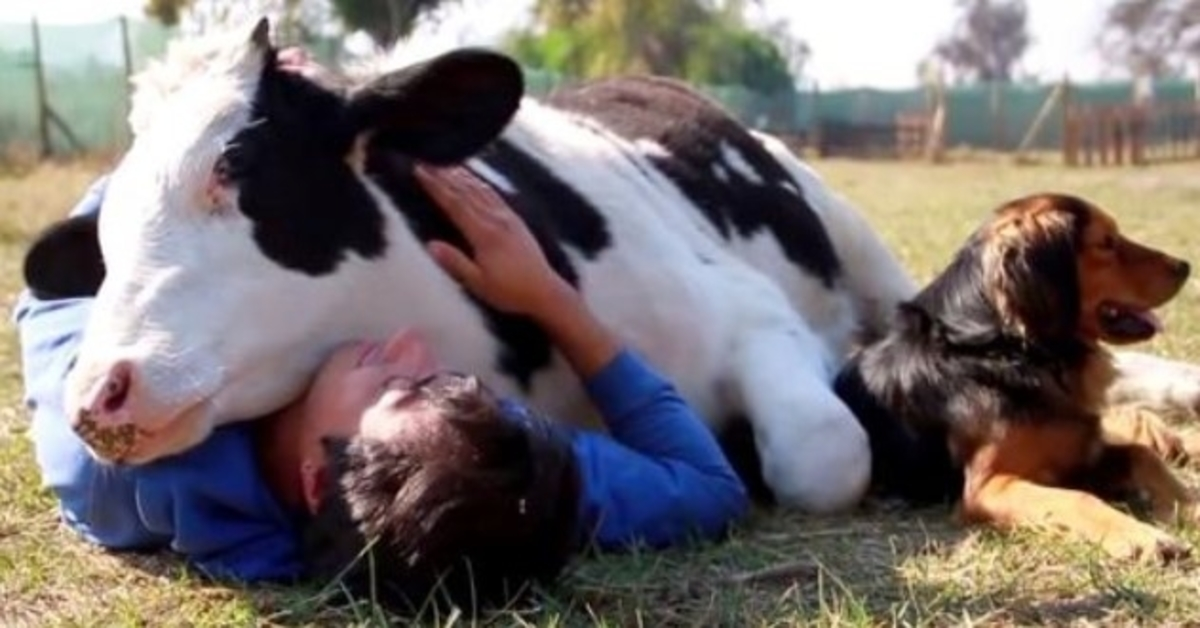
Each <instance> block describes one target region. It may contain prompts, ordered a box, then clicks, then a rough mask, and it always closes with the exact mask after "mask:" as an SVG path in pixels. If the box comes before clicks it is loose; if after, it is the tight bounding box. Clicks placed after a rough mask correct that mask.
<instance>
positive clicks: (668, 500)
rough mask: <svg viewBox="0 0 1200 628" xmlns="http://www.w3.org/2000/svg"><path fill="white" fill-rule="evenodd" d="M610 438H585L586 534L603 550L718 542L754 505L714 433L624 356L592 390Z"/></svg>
mask: <svg viewBox="0 0 1200 628" xmlns="http://www.w3.org/2000/svg"><path fill="white" fill-rule="evenodd" d="M586 388H587V391H588V393H589V394H590V395H591V397H592V400H593V402H594V403H595V404H596V406H597V408H598V409H599V411H600V414H601V415H602V416H603V418H604V420H605V422H606V424H607V425H608V428H609V431H610V433H611V436H612V437H611V438H609V437H608V436H605V435H602V434H596V433H589V432H583V431H579V432H576V433H575V436H574V447H575V453H576V457H577V460H578V461H579V466H580V474H581V479H582V485H583V499H582V503H581V510H582V513H581V514H582V518H583V523H584V525H585V526H586V530H585V532H587V533H590V534H591V540H592V541H593V542H594V543H596V544H597V545H598V546H599V547H601V548H602V549H610V548H622V547H628V546H635V545H639V544H641V545H646V546H650V547H665V546H669V545H675V544H679V543H682V542H684V541H687V540H689V538H692V537H697V536H698V537H703V538H715V537H717V536H719V535H721V534H723V533H724V532H725V531H726V530H727V528H728V527H729V525H730V524H731V523H733V522H734V521H736V520H737V519H740V518H741V517H742V516H744V514H745V513H746V510H747V508H748V506H749V502H748V498H747V496H746V489H745V486H744V485H743V484H742V482H741V480H740V479H739V478H738V476H737V474H736V473H735V472H734V470H733V468H732V467H731V466H730V464H729V462H728V461H727V460H726V458H725V455H724V454H723V453H722V451H721V449H720V447H719V446H718V444H717V442H716V439H715V438H714V437H713V435H712V432H711V431H710V430H709V428H708V427H707V426H706V425H705V424H704V422H703V421H701V419H700V418H699V417H698V416H697V415H696V414H695V412H694V411H693V410H692V408H691V406H689V405H688V404H687V403H686V402H685V401H684V400H683V399H682V398H681V397H680V396H679V393H678V392H677V391H676V389H675V387H674V386H673V385H671V384H670V383H669V382H668V381H666V380H665V379H664V378H663V377H661V376H660V375H659V374H658V373H656V372H655V371H654V370H653V369H651V368H650V367H649V365H647V364H646V363H645V362H644V361H643V360H642V359H641V358H639V357H638V356H637V355H635V354H634V353H633V352H631V351H629V350H625V351H623V352H621V353H620V354H618V355H617V357H616V358H615V359H614V360H613V361H612V362H611V363H609V364H608V365H607V366H606V367H605V368H604V369H602V370H601V371H600V372H599V373H598V374H596V375H595V376H594V377H592V378H591V379H590V380H588V381H587V382H586Z"/></svg>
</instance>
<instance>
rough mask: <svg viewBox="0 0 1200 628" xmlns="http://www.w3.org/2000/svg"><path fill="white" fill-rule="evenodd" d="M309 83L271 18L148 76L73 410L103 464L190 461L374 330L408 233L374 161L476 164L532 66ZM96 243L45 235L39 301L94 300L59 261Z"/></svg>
mask: <svg viewBox="0 0 1200 628" xmlns="http://www.w3.org/2000/svg"><path fill="white" fill-rule="evenodd" d="M302 74H303V73H300V72H296V71H291V70H289V69H288V68H284V67H281V66H280V64H279V63H278V60H277V51H276V50H275V49H274V47H273V46H272V45H271V42H270V38H269V28H268V25H267V22H266V21H265V20H263V21H261V22H259V23H258V24H257V25H256V26H255V27H254V28H253V29H246V30H244V31H242V32H241V33H240V34H238V35H237V36H236V37H232V38H230V37H229V36H222V37H219V38H215V39H208V40H202V41H200V42H186V43H179V44H177V45H175V46H173V47H172V50H171V51H170V52H169V53H168V55H167V58H166V59H165V60H164V61H163V62H161V63H159V64H158V65H156V66H154V67H151V68H150V69H149V70H147V71H146V72H145V73H143V75H142V76H141V77H139V79H138V81H137V89H136V92H135V97H134V106H133V110H132V112H131V114H130V123H131V125H132V127H133V130H134V142H133V145H132V147H131V148H130V150H129V152H128V153H127V154H126V156H125V157H124V159H123V160H122V161H121V163H120V165H119V166H118V168H117V169H116V170H115V171H114V172H113V173H112V175H111V178H110V180H109V183H108V187H107V191H106V194H105V199H104V203H103V206H102V211H101V215H100V220H99V226H98V238H99V243H100V247H99V248H100V250H101V251H102V253H103V258H104V265H103V268H104V269H105V271H106V275H99V274H98V273H96V272H95V269H97V268H101V266H100V260H95V259H93V260H92V263H93V264H94V267H93V268H92V269H91V272H92V275H91V276H93V277H97V276H104V280H103V283H102V285H101V286H100V287H99V292H98V294H97V299H96V301H95V304H94V309H93V311H92V315H91V319H90V322H89V325H88V329H87V331H86V334H85V340H84V342H83V345H82V347H81V351H80V354H79V356H78V360H77V363H76V365H75V368H74V370H73V371H72V374H71V376H70V379H69V381H68V385H67V393H66V400H65V401H66V408H67V411H68V413H69V414H70V417H71V420H72V421H73V422H74V426H75V428H76V431H77V432H79V433H80V434H81V435H82V436H83V437H84V439H85V440H86V441H87V442H88V444H89V445H90V447H91V448H92V450H93V452H94V453H95V454H96V455H97V456H98V457H99V458H101V459H105V460H113V461H123V462H128V463H140V462H146V461H149V460H153V459H156V458H159V457H162V456H165V455H167V454H171V453H175V452H179V451H182V450H184V449H187V448H189V447H191V446H193V445H195V444H197V443H199V442H200V441H202V440H203V439H204V438H205V437H206V436H207V435H208V434H209V432H210V431H211V429H212V428H213V427H214V426H215V425H217V424H219V423H221V422H226V421H230V420H235V419H244V418H248V417H254V416H258V415H261V414H264V413H266V412H269V411H272V410H274V409H276V408H278V407H280V406H282V405H283V404H284V403H286V402H287V401H288V400H289V399H291V398H292V397H294V396H295V395H297V394H298V393H299V392H300V390H301V389H302V388H303V386H304V385H305V384H306V382H307V380H308V378H309V376H310V375H311V373H312V372H313V371H314V370H315V368H316V367H317V366H318V364H319V361H320V359H321V358H322V357H323V355H324V353H325V351H326V350H328V349H329V348H330V347H331V346H333V345H335V344H337V343H339V342H342V341H344V340H348V339H349V337H350V336H351V335H353V334H357V333H362V329H361V327H362V323H361V318H360V319H358V320H359V322H358V323H355V322H353V321H354V320H355V317H356V316H361V314H362V310H365V309H369V308H372V307H375V306H376V304H373V303H364V302H362V301H361V299H359V300H357V301H356V300H355V297H352V296H351V294H352V290H351V288H352V287H353V286H355V285H357V286H359V287H361V285H362V282H363V281H366V280H368V279H369V277H370V274H371V272H373V271H372V268H373V267H376V266H378V260H380V259H383V258H385V257H388V256H391V255H394V254H395V251H393V250H391V249H392V248H394V247H395V246H397V244H396V242H395V240H396V239H397V237H396V236H397V231H396V226H395V225H397V224H398V223H399V220H398V218H396V217H388V216H387V215H386V214H385V212H386V210H385V209H384V208H383V207H382V206H381V202H380V201H381V197H380V196H379V195H378V193H377V192H375V191H372V189H371V188H370V187H369V186H365V185H364V184H363V180H362V178H361V176H360V173H361V169H362V167H363V161H364V158H365V157H364V156H365V155H366V154H368V153H372V154H373V153H374V152H377V151H387V152H388V153H390V154H395V155H402V156H403V157H404V158H406V159H411V160H418V161H424V162H429V163H434V164H446V163H452V162H457V161H461V160H463V159H466V158H467V157H469V156H470V155H472V154H473V153H475V152H476V151H478V150H480V149H481V148H483V147H484V146H485V145H486V144H487V143H488V142H490V141H491V140H493V139H494V138H495V137H496V136H497V135H498V134H499V133H500V132H501V130H502V129H503V128H504V126H505V125H506V124H507V123H508V121H509V120H510V119H511V117H512V115H513V114H514V112H515V111H516V109H517V107H518V105H519V101H520V98H521V93H522V89H523V86H522V80H521V72H520V68H519V67H517V66H516V65H515V64H514V63H513V62H512V61H510V60H509V59H507V58H505V57H503V56H500V55H498V54H495V53H491V52H486V51H481V50H459V51H454V52H451V53H448V54H445V55H442V56H439V57H435V58H432V59H430V60H428V61H425V62H423V63H420V64H417V65H413V66H409V67H407V68H403V69H400V70H397V71H393V72H389V73H385V74H381V75H379V76H377V77H375V78H373V79H371V80H368V81H365V82H363V83H361V84H358V85H353V86H351V85H350V84H348V83H347V84H346V85H342V86H334V85H321V84H318V82H317V81H315V80H313V79H312V78H311V75H302ZM306 76H309V78H306ZM85 220H86V219H85ZM93 225H94V223H93ZM96 230H97V229H96V228H95V227H94V226H93V227H92V228H91V232H95V231H96ZM88 233H89V228H88V226H87V225H86V223H81V224H78V225H75V226H74V228H63V227H62V226H60V227H59V228H58V229H55V230H52V231H49V232H47V234H46V236H45V237H44V238H43V239H42V240H41V241H40V242H38V243H37V245H36V246H35V247H34V249H33V250H31V254H30V255H29V256H28V257H27V268H26V276H27V279H28V281H29V283H30V285H31V287H32V288H34V290H35V291H37V289H38V288H39V286H42V287H44V288H46V290H45V291H46V292H50V293H54V292H55V290H58V292H59V293H61V292H62V290H63V289H66V290H67V291H68V292H69V291H71V290H75V291H78V290H79V289H80V286H79V285H72V283H74V284H78V283H79V281H78V280H75V281H74V282H72V281H71V280H66V281H64V280H63V277H62V273H64V272H65V273H68V274H70V273H78V272H79V270H80V268H81V264H82V263H83V262H81V261H80V260H78V259H72V258H70V257H65V255H67V254H66V253H61V254H60V251H63V250H66V249H69V250H70V251H72V252H73V253H74V255H75V256H76V257H78V254H79V251H85V252H86V250H93V251H94V250H95V247H91V249H87V248H86V247H84V248H82V249H81V248H80V246H79V242H80V241H81V239H82V240H83V241H86V240H87V239H88ZM414 248H415V247H414ZM85 257H86V255H85ZM64 260H67V261H64ZM83 277H84V278H85V279H86V277H87V275H83ZM83 283H87V281H84V282H83ZM64 286H66V287H65V288H64ZM387 290H388V288H386V287H383V286H380V287H379V290H378V292H379V293H381V294H387ZM360 293H361V290H360ZM393 298H395V297H393ZM410 298H411V297H410Z"/></svg>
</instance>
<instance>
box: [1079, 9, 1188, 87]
mask: <svg viewBox="0 0 1200 628" xmlns="http://www.w3.org/2000/svg"><path fill="white" fill-rule="evenodd" d="M1098 43H1099V47H1100V51H1101V53H1102V54H1103V55H1104V56H1105V58H1106V59H1107V60H1108V61H1109V62H1110V63H1112V64H1114V65H1116V66H1118V67H1120V68H1122V69H1124V70H1126V71H1127V72H1129V74H1130V75H1132V76H1150V77H1163V76H1171V75H1182V74H1183V73H1184V72H1185V71H1186V69H1187V66H1188V63H1189V62H1192V63H1194V62H1195V61H1196V59H1197V57H1198V56H1200V0H1116V2H1114V3H1113V4H1112V5H1110V6H1109V8H1108V11H1107V12H1106V14H1105V19H1104V27H1103V30H1102V31H1101V34H1100V38H1099V41H1098Z"/></svg>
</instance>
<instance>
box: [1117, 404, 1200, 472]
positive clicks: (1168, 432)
mask: <svg viewBox="0 0 1200 628" xmlns="http://www.w3.org/2000/svg"><path fill="white" fill-rule="evenodd" d="M1103 429H1104V437H1105V440H1106V441H1107V442H1110V443H1113V444H1136V445H1142V446H1144V447H1147V448H1149V449H1150V450H1151V451H1153V452H1154V453H1155V454H1157V455H1158V456H1159V457H1160V458H1162V459H1163V460H1166V461H1168V462H1179V463H1185V464H1186V463H1188V462H1190V461H1191V460H1192V459H1196V458H1200V456H1197V454H1200V442H1197V440H1198V439H1197V438H1196V437H1195V435H1194V434H1189V435H1187V436H1184V435H1181V434H1180V433H1178V432H1176V431H1175V430H1174V429H1172V428H1171V427H1170V426H1168V425H1167V423H1166V421H1164V420H1163V419H1162V417H1160V416H1159V415H1158V414H1156V413H1155V412H1153V411H1151V410H1150V409H1148V408H1145V407H1142V406H1134V405H1122V406H1119V407H1115V408H1109V409H1108V410H1106V411H1105V412H1104V415H1103Z"/></svg>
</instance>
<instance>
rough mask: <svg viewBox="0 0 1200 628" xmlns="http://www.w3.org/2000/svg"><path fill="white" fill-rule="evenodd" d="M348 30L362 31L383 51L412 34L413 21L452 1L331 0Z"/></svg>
mask: <svg viewBox="0 0 1200 628" xmlns="http://www.w3.org/2000/svg"><path fill="white" fill-rule="evenodd" d="M331 1H332V3H333V8H334V11H336V12H337V14H338V16H339V17H340V18H341V19H342V23H343V24H345V25H346V27H347V29H349V30H362V31H363V32H365V33H367V34H368V35H370V36H371V39H372V40H374V42H375V44H376V45H377V46H379V47H381V48H386V47H388V46H390V45H392V44H393V43H395V42H396V40H397V39H400V38H401V37H406V36H408V35H409V34H410V33H412V31H413V28H415V27H416V25H417V20H418V19H419V18H420V17H421V16H423V15H427V14H432V13H434V12H435V11H437V10H438V9H439V8H441V7H443V6H445V5H448V4H450V3H452V2H454V1H455V0H331Z"/></svg>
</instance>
